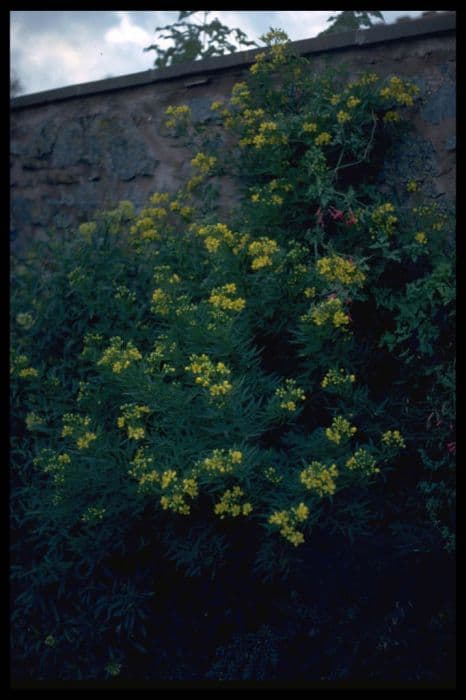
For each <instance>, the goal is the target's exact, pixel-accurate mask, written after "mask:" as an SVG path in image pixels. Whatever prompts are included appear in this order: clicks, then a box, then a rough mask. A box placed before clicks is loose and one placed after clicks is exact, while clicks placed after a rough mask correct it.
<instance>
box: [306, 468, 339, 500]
mask: <svg viewBox="0 0 466 700" xmlns="http://www.w3.org/2000/svg"><path fill="white" fill-rule="evenodd" d="M337 476H338V469H337V466H336V464H332V465H331V466H330V467H326V466H325V465H324V464H321V463H320V462H316V461H314V462H311V463H310V465H309V466H308V467H306V469H304V470H303V471H302V472H301V474H300V475H299V479H300V481H301V483H302V484H304V486H305V487H306V488H307V489H309V490H314V491H316V492H317V494H318V495H319V496H320V497H322V496H325V495H327V496H333V494H334V493H335V491H336V488H337V487H336V483H335V479H336V478H337Z"/></svg>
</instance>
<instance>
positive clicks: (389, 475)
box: [11, 30, 454, 678]
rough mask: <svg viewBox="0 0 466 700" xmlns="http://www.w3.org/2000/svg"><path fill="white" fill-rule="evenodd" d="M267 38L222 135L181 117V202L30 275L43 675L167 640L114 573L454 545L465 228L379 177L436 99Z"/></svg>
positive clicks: (146, 211) (119, 659)
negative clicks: (342, 547) (423, 105)
mask: <svg viewBox="0 0 466 700" xmlns="http://www.w3.org/2000/svg"><path fill="white" fill-rule="evenodd" d="M264 40H265V42H266V43H267V46H268V48H267V49H266V50H264V51H263V52H261V53H259V54H258V56H257V59H256V62H255V63H254V64H253V65H252V67H251V69H250V74H249V77H248V80H247V81H245V82H242V83H239V84H237V85H236V86H235V87H234V89H233V92H232V96H231V99H230V100H229V101H228V103H226V104H224V105H222V104H218V103H216V104H213V105H212V113H213V121H212V123H211V124H209V126H208V128H207V127H205V126H202V125H201V126H197V127H196V126H194V125H193V124H192V123H191V122H190V120H189V109H188V108H187V107H184V106H177V107H172V108H169V109H168V110H167V115H166V116H167V121H166V123H165V128H166V129H168V130H170V131H171V132H172V133H173V135H174V136H176V135H178V136H181V137H182V138H183V139H184V140H185V142H189V143H191V145H192V147H193V158H192V161H191V167H192V177H191V178H190V179H189V181H188V182H187V183H186V184H185V185H184V186H183V187H182V188H181V189H180V190H179V191H177V192H175V193H168V192H163V193H154V194H153V195H152V196H151V198H150V200H149V201H148V202H147V205H146V206H145V207H144V208H143V209H142V210H141V211H140V212H139V213H137V214H136V212H135V211H134V208H133V207H132V205H131V204H130V203H129V202H122V203H120V204H119V205H118V207H116V208H115V209H114V210H112V211H109V212H104V213H101V214H96V217H95V220H94V221H91V222H87V223H84V224H82V225H81V226H80V227H79V230H78V231H69V232H68V234H67V235H66V237H65V239H64V240H57V238H56V237H54V236H53V235H51V236H50V237H49V239H48V240H46V241H41V242H37V243H35V244H34V245H32V246H31V248H30V249H29V250H28V251H27V254H26V255H25V256H24V258H23V259H19V258H16V257H15V259H14V260H13V264H12V297H11V311H12V313H11V326H12V327H11V341H12V347H11V416H12V423H11V424H12V438H11V454H12V484H13V496H12V522H13V528H14V530H15V532H18V533H19V534H18V536H17V539H16V542H17V544H14V546H13V553H14V556H13V561H14V569H13V574H14V582H15V596H16V609H15V613H14V616H13V617H14V620H13V621H14V647H15V649H16V655H17V658H18V659H19V660H21V659H22V660H23V661H24V663H26V660H27V659H28V658H29V657H33V658H35V659H37V664H36V666H34V667H33V670H32V671H31V673H35V674H36V675H41V674H42V673H45V671H44V669H52V673H53V672H54V670H55V672H58V671H57V669H61V670H60V671H59V673H60V674H61V675H60V677H80V678H84V677H89V675H86V674H90V676H91V677H108V676H112V675H116V673H117V670H118V669H120V668H121V667H122V664H123V663H124V657H125V654H129V653H131V649H132V648H133V647H134V648H136V649H137V650H138V651H141V649H142V650H144V648H145V644H144V638H143V637H144V635H145V631H144V633H143V630H144V624H143V622H142V621H143V619H144V617H145V616H146V615H147V611H146V604H147V603H146V598H147V597H149V595H150V594H151V593H152V590H151V584H150V583H148V581H146V580H145V579H144V576H145V572H144V570H142V573H141V576H142V580H141V581H140V582H138V583H137V584H136V583H135V582H134V581H130V582H128V581H126V582H125V581H124V579H123V578H122V577H121V575H120V577H119V578H118V582H117V583H116V584H115V586H116V588H115V589H111V588H110V590H109V584H108V581H107V583H106V584H102V587H101V589H99V586H96V589H95V590H93V589H88V588H83V581H86V580H88V579H89V577H91V576H92V577H95V578H96V580H98V581H100V580H101V578H102V576H103V574H102V572H103V571H104V570H105V568H106V567H107V566H109V562H112V565H113V566H116V564H115V562H118V561H120V560H121V559H122V560H123V561H124V562H125V566H126V567H130V566H131V562H133V566H135V569H137V570H139V569H140V565H139V564H138V565H137V566H136V565H135V564H134V561H138V557H143V555H144V553H146V554H147V552H148V551H149V552H150V559H151V560H152V561H154V562H156V563H157V566H160V567H161V568H162V569H163V566H164V563H165V562H166V561H167V559H169V560H172V561H174V562H175V563H176V565H177V566H178V567H180V568H181V569H182V570H183V571H185V572H187V573H188V574H189V575H192V576H205V577H211V578H214V577H215V576H217V572H218V571H219V570H220V569H221V568H222V566H223V565H224V564H225V562H226V561H228V560H229V558H230V557H231V558H233V557H234V556H236V554H235V551H236V550H235V545H234V543H235V542H236V546H237V543H238V542H240V543H242V546H243V548H244V549H245V550H246V551H245V553H244V556H245V557H249V559H250V560H251V566H252V567H254V569H255V570H256V571H257V572H259V573H260V575H261V576H262V577H263V578H264V579H273V578H274V577H277V576H286V574H287V573H288V572H290V571H293V570H296V568H297V567H299V565H300V564H299V562H300V557H302V556H304V555H305V553H306V551H308V550H307V548H308V547H310V548H312V542H313V537H314V535H315V534H316V533H318V532H319V531H320V532H324V533H336V534H338V535H339V536H342V537H346V538H348V539H349V540H351V541H355V540H357V539H358V538H360V537H362V536H367V535H370V534H373V533H374V532H376V531H377V529H380V528H381V529H383V530H385V531H387V530H388V531H390V530H391V531H393V532H398V533H399V532H405V531H406V532H407V533H408V535H409V537H411V540H410V542H411V544H410V547H412V548H413V549H415V548H419V546H420V542H421V541H422V542H423V546H425V543H426V542H428V543H429V545H428V546H429V547H431V548H435V547H439V546H444V547H445V548H447V549H448V550H451V549H452V547H453V543H454V540H453V526H454V522H453V516H452V510H453V499H454V479H453V473H454V472H453V457H454V454H453V453H454V436H453V432H452V431H453V429H454V405H453V385H454V375H453V372H454V344H453V336H452V330H453V323H454V283H453V279H454V277H453V275H454V270H453V263H452V261H453V258H454V250H453V246H452V243H451V236H450V235H449V234H450V233H451V227H452V223H451V220H450V218H449V217H448V216H447V215H446V214H445V213H444V212H442V211H440V210H439V209H438V208H437V207H434V206H431V205H430V206H427V205H426V204H425V203H424V202H423V201H422V200H421V199H420V197H421V195H420V193H419V192H418V187H417V184H416V182H415V181H411V182H409V183H407V199H406V200H405V201H404V202H397V201H394V200H393V198H390V197H388V196H387V195H384V194H382V192H381V189H380V187H379V183H378V179H377V178H378V174H379V167H380V163H381V162H382V161H383V158H384V157H386V156H387V153H388V151H389V148H390V146H391V144H392V143H393V142H394V141H396V138H397V136H398V134H399V132H400V129H402V128H407V127H406V121H404V120H403V119H402V116H403V117H406V118H409V115H410V111H409V110H410V109H411V108H412V107H413V105H414V104H415V101H416V100H417V90H416V88H415V86H413V85H412V84H410V83H409V82H407V81H404V80H401V79H400V78H398V77H397V76H392V77H391V78H389V79H381V78H379V77H378V76H377V75H375V74H361V75H360V76H358V77H357V78H356V79H355V80H353V81H352V82H351V83H348V82H347V81H345V79H344V76H342V75H338V74H336V75H332V74H325V75H319V74H316V73H315V72H314V71H312V70H309V63H308V61H307V60H305V59H302V58H299V57H297V56H294V55H293V53H292V52H291V51H290V49H289V46H288V44H287V42H286V37H285V36H284V35H283V33H281V32H278V31H276V30H273V31H272V32H271V33H269V35H267V36H266V37H264ZM220 174H222V175H225V174H226V175H229V176H230V178H232V179H233V180H234V181H235V182H236V183H237V194H236V202H237V203H236V205H235V206H234V207H232V208H230V209H229V211H228V215H227V216H225V214H222V213H221V211H220V209H219V208H218V207H217V203H218V201H219V194H221V187H222V179H221V178H219V177H218V175H220ZM413 533H414V534H413ZM416 533H420V534H419V536H417V535H416ZM408 535H407V537H408ZM24 541H26V542H27V548H26V549H25V548H24ZM245 543H247V545H245ZM301 553H302V554H301ZM132 558H135V559H132ZM104 578H105V577H104ZM45 595H48V596H49V598H51V599H52V600H54V601H55V602H54V604H53V605H54V606H55V608H56V614H55V613H54V614H53V617H51V615H50V608H49V607H48V606H47V607H44V596H45ZM61 599H64V600H67V601H68V610H69V606H70V604H71V605H72V607H73V609H75V610H78V611H79V612H78V613H76V614H75V615H74V617H73V615H71V614H70V613H69V612H68V613H67V614H64V613H63V612H62V611H61V609H60V600H61ZM39 601H41V603H39ZM70 601H71V602H70ZM40 605H42V606H43V608H41V607H40ZM104 613H105V615H104ZM67 615H68V617H67ZM101 618H102V619H101ZM51 620H52V622H51ZM78 620H80V621H79V622H78ZM138 620H139V622H138ZM31 630H35V631H34V632H31ZM83 638H85V639H90V640H91V642H89V644H87V645H86V652H85V653H83V654H82V656H81V657H80V661H79V663H78V662H71V661H70V659H71V658H74V656H75V650H76V649H77V648H78V647H79V644H80V641H79V640H82V639H83ZM47 640H48V641H47ZM52 640H59V644H58V643H57V644H56V643H55V641H52ZM65 640H66V641H65ZM102 640H106V641H104V642H102ZM115 640H117V641H115ZM107 643H108V644H109V648H110V649H111V655H110V656H109V653H107V652H105V654H103V653H102V651H99V649H100V650H101V649H103V648H106V647H105V644H107ZM141 653H144V652H143V651H141ZM235 653H236V652H235ZM241 653H242V652H241ZM65 659H67V661H66V663H65ZM89 659H94V660H93V661H92V662H91V661H89ZM219 663H220V662H219ZM70 664H71V666H70ZM89 664H91V667H92V668H91V669H90V666H89ZM267 664H269V666H270V665H271V666H273V659H271V660H270V663H269V661H267ZM269 666H267V668H269ZM86 669H87V670H86ZM215 669H217V667H215ZM218 669H220V666H219V667H218ZM218 669H217V670H218ZM217 670H215V673H216V672H217ZM49 672H50V671H49ZM263 672H264V673H265V672H266V671H260V673H263ZM267 672H268V671H267ZM219 673H220V671H219ZM238 673H240V674H243V676H244V674H246V676H247V674H248V673H249V671H248V670H247V669H246V670H239V671H238Z"/></svg>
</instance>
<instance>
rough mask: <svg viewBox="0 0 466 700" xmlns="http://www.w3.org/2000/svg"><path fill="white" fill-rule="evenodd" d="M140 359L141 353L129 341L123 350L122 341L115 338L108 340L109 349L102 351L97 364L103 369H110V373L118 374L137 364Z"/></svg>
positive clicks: (117, 337)
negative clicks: (134, 363)
mask: <svg viewBox="0 0 466 700" xmlns="http://www.w3.org/2000/svg"><path fill="white" fill-rule="evenodd" d="M141 359H142V355H141V353H140V352H139V350H138V349H137V348H136V347H135V346H134V345H133V343H132V342H131V340H129V341H127V343H126V348H124V347H123V340H122V339H121V338H120V337H119V336H115V337H114V338H111V339H110V345H109V347H108V348H106V349H105V350H104V352H103V353H102V357H101V358H100V360H99V361H98V362H97V364H98V365H102V366H104V367H111V368H112V372H114V373H115V374H120V373H121V372H122V371H123V370H124V369H128V367H130V366H131V365H132V363H133V362H137V361H138V360H141Z"/></svg>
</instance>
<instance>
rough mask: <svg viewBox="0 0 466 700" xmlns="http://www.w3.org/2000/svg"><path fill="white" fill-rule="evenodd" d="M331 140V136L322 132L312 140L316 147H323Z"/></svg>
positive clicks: (326, 132)
mask: <svg viewBox="0 0 466 700" xmlns="http://www.w3.org/2000/svg"><path fill="white" fill-rule="evenodd" d="M331 140H332V136H331V134H329V133H328V131H323V132H322V133H321V134H319V135H318V136H316V138H315V139H314V143H315V144H316V146H325V145H326V144H328V143H330V142H331Z"/></svg>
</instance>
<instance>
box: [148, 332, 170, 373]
mask: <svg viewBox="0 0 466 700" xmlns="http://www.w3.org/2000/svg"><path fill="white" fill-rule="evenodd" d="M177 349H178V346H177V344H176V342H171V343H169V342H168V338H167V336H166V335H161V336H159V338H158V340H156V342H155V343H154V349H153V350H152V352H151V353H149V355H148V356H147V368H146V370H145V371H146V373H147V374H155V373H157V372H161V373H162V374H165V375H170V374H174V373H175V372H176V368H175V367H174V366H173V365H172V364H171V363H170V362H169V361H168V360H171V359H173V358H174V356H175V354H176V352H177Z"/></svg>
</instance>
